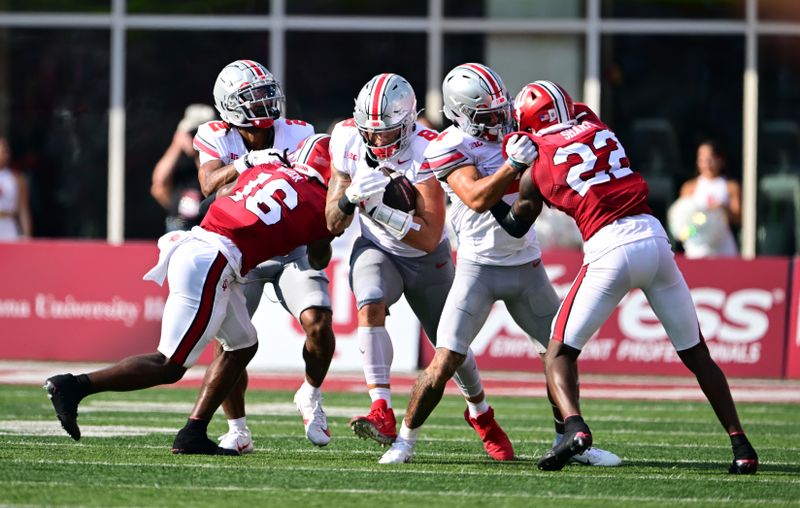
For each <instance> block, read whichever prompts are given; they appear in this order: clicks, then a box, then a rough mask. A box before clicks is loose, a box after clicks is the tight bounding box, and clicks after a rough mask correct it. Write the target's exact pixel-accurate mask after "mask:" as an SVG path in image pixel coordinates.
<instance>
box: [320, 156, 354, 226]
mask: <svg viewBox="0 0 800 508" xmlns="http://www.w3.org/2000/svg"><path fill="white" fill-rule="evenodd" d="M350 183H351V180H350V175H348V174H346V173H342V172H341V171H339V170H338V169H336V167H335V166H334V165H331V180H330V182H329V183H328V196H327V198H326V201H325V222H326V223H327V226H328V231H330V232H331V233H333V234H334V235H337V236H338V235H341V234H342V233H343V232H344V230H345V229H347V226H349V225H350V223H351V222H353V213H355V211H356V207H355V205H354V204H352V203H350V201H349V200H348V199H347V197H346V196H345V195H344V191H345V189H347V188H348V187H350Z"/></svg>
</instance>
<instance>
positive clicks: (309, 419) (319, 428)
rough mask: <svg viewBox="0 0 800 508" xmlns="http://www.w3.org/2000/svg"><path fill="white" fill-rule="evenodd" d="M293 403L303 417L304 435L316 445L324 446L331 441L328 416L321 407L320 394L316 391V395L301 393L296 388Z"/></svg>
mask: <svg viewBox="0 0 800 508" xmlns="http://www.w3.org/2000/svg"><path fill="white" fill-rule="evenodd" d="M294 403H295V404H297V410H298V411H299V412H300V416H302V417H303V426H304V427H305V430H306V437H307V438H308V440H309V441H311V442H312V443H313V444H315V445H317V446H325V445H326V444H328V443H330V442H331V431H330V430H328V418H327V417H326V416H325V411H324V410H323V409H322V396H321V395H320V394H319V391H318V392H317V394H316V396H314V395H311V396H309V395H307V394H305V393H302V390H297V393H295V394H294Z"/></svg>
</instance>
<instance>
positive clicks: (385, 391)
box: [369, 388, 392, 407]
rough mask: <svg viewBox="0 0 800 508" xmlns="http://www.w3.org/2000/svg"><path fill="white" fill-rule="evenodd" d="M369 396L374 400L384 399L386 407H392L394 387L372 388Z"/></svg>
mask: <svg viewBox="0 0 800 508" xmlns="http://www.w3.org/2000/svg"><path fill="white" fill-rule="evenodd" d="M369 398H370V399H372V402H375V401H376V400H380V399H383V400H385V401H386V407H392V389H391V388H370V390H369Z"/></svg>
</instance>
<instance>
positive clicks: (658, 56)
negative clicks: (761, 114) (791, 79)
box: [601, 35, 744, 221]
mask: <svg viewBox="0 0 800 508" xmlns="http://www.w3.org/2000/svg"><path fill="white" fill-rule="evenodd" d="M700 48H702V50H699V49H700ZM601 54H602V60H601V65H602V67H601V69H602V71H601V76H602V89H603V94H602V108H601V110H602V114H603V119H604V120H605V122H606V123H607V124H608V125H609V126H610V127H611V128H612V129H614V131H615V132H616V133H617V134H618V136H619V138H620V139H621V140H622V142H623V143H624V144H625V149H626V151H627V154H628V156H629V157H630V160H631V165H632V167H633V168H635V169H637V170H638V171H640V172H641V173H642V174H643V175H644V176H645V178H647V179H648V183H649V184H651V196H650V204H651V207H653V209H654V212H655V214H656V216H658V218H659V219H661V220H662V221H664V220H665V219H666V209H667V207H668V206H669V204H671V203H672V202H673V201H674V200H675V199H676V198H677V192H678V189H680V186H681V184H682V183H683V182H684V181H686V180H688V179H689V178H690V177H691V176H693V175H694V167H695V165H694V161H695V156H696V148H697V143H698V142H700V141H701V140H703V139H704V138H714V139H716V140H717V141H718V142H719V143H720V145H721V147H722V150H723V152H724V153H725V154H727V168H728V176H730V177H732V178H734V179H736V180H738V181H741V179H742V149H741V146H742V103H743V93H744V91H743V84H742V75H743V73H744V37H742V36H730V35H719V36H694V35H692V36H679V35H614V36H611V35H609V36H604V37H603V38H602V49H601ZM676 55H680V58H676Z"/></svg>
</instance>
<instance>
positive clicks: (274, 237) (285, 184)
mask: <svg viewBox="0 0 800 508" xmlns="http://www.w3.org/2000/svg"><path fill="white" fill-rule="evenodd" d="M326 193H327V191H326V190H325V187H323V186H322V184H320V183H319V182H317V181H316V180H309V179H308V178H306V177H305V176H303V175H301V174H300V173H298V172H296V171H295V170H293V169H291V168H287V167H285V166H283V165H282V164H280V163H277V162H276V163H269V164H262V165H260V166H255V167H253V168H252V169H248V170H247V171H245V172H243V173H242V174H241V175H239V179H238V180H237V181H236V186H235V187H234V189H233V192H232V193H231V194H230V195H229V196H225V197H223V198H218V199H217V200H216V201H214V203H212V204H211V207H210V208H209V210H208V213H207V214H206V216H205V218H204V219H203V222H202V223H201V224H200V227H202V228H204V229H206V230H208V231H212V232H214V233H217V234H220V235H222V236H226V237H228V238H230V239H231V240H233V243H235V244H236V246H237V247H239V250H240V251H241V252H242V270H241V273H242V275H244V274H245V273H247V272H248V271H249V270H250V269H251V268H253V267H254V266H256V265H258V264H259V263H262V262H263V261H266V260H268V259H270V258H273V257H275V256H281V255H284V254H288V253H289V252H291V251H292V250H293V249H295V248H296V247H299V246H301V245H307V244H309V243H313V242H315V241H317V240H322V239H324V238H330V237H331V236H332V235H331V233H330V232H329V231H328V228H327V226H326V224H325V196H326Z"/></svg>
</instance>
